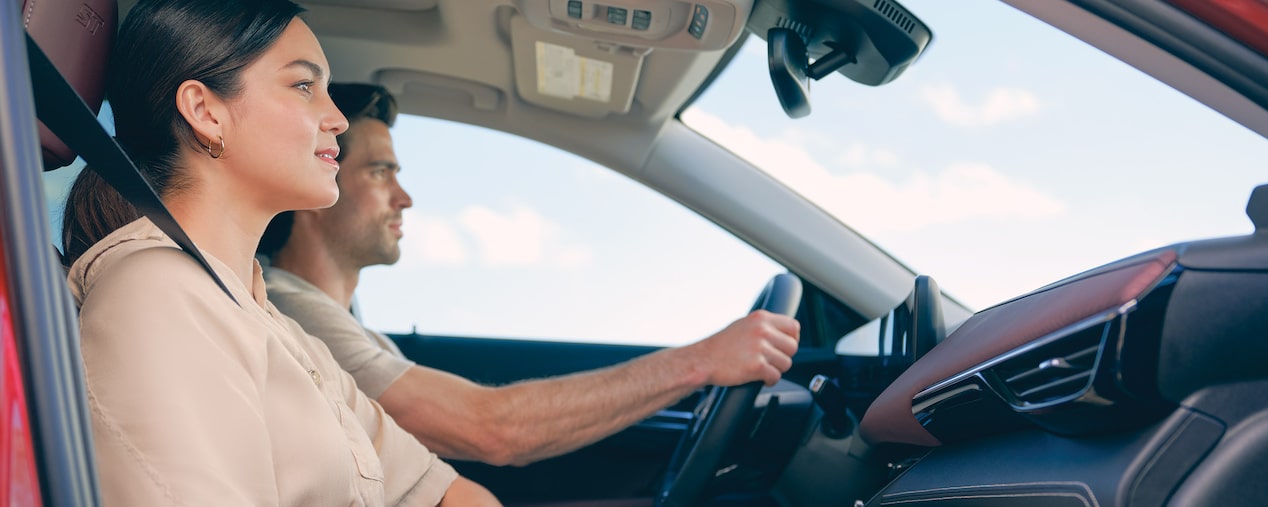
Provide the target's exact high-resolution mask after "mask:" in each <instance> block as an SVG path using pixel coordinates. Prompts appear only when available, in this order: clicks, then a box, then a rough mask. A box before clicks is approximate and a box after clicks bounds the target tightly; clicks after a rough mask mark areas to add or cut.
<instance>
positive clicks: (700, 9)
mask: <svg viewBox="0 0 1268 507" xmlns="http://www.w3.org/2000/svg"><path fill="white" fill-rule="evenodd" d="M708 24H709V9H708V8H707V7H705V6H703V5H700V4H696V9H695V11H694V12H693V13H692V14H691V26H688V27H687V33H689V34H691V36H692V37H695V38H696V39H700V38H702V37H704V28H705V26H707V25H708Z"/></svg>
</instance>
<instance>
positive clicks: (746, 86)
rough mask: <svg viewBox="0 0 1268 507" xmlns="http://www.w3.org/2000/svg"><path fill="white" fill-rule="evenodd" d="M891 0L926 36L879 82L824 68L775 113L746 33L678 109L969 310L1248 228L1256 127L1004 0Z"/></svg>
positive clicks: (1258, 140) (759, 52) (1256, 173)
mask: <svg viewBox="0 0 1268 507" xmlns="http://www.w3.org/2000/svg"><path fill="white" fill-rule="evenodd" d="M903 4H904V5H905V6H906V7H907V8H908V9H909V10H910V11H911V12H913V13H915V14H916V15H917V16H919V17H920V18H921V19H922V20H923V21H924V22H925V23H926V24H927V25H928V26H930V27H931V28H932V30H933V32H934V38H933V42H932V43H931V44H930V46H929V48H928V49H926V51H925V53H924V54H923V55H922V56H921V59H920V60H919V61H917V62H916V64H915V65H913V66H912V67H910V68H908V69H907V71H906V73H905V74H903V75H902V76H900V77H899V78H898V79H897V80H895V81H894V82H892V83H889V84H887V85H884V86H881V87H876V88H872V87H868V86H864V85H860V84H857V83H854V82H853V81H850V80H849V79H848V78H845V77H844V76H841V75H838V74H833V75H830V76H828V77H826V78H824V79H823V80H821V81H816V82H813V83H812V84H811V106H812V107H813V112H812V113H811V114H810V116H809V117H806V118H802V119H798V120H792V119H789V118H788V117H787V116H786V115H785V114H784V112H783V110H782V109H780V106H779V102H778V100H777V99H776V97H775V93H774V91H773V89H772V87H771V85H770V82H769V77H768V75H767V70H766V69H767V67H766V46H765V43H764V41H762V40H761V39H759V38H756V37H751V39H750V40H749V41H748V43H747V44H746V45H745V46H744V47H743V49H741V50H740V52H739V54H738V55H737V56H736V58H735V59H734V60H733V61H732V62H731V64H730V65H729V67H728V68H727V69H726V70H725V71H724V72H723V73H722V74H721V75H720V76H719V77H718V79H717V80H716V81H715V82H714V83H713V84H712V85H711V86H710V88H709V89H708V90H707V91H706V93H704V94H703V95H702V96H701V97H700V98H699V99H698V100H697V101H696V102H695V103H694V104H693V106H692V107H690V108H688V109H687V110H686V111H684V113H683V114H682V120H683V122H685V123H686V124H687V125H688V126H690V127H691V128H693V129H696V130H697V131H699V132H701V133H702V134H704V135H706V136H708V137H710V138H711V139H713V140H714V141H715V142H717V143H719V144H721V145H722V146H725V147H727V148H728V149H730V150H731V151H733V152H735V153H736V154H738V155H740V156H742V157H744V158H746V159H747V160H749V161H750V162H752V163H753V164H755V165H757V166H759V167H760V168H761V169H763V170H764V171H766V172H768V173H769V174H770V175H771V176H773V177H775V178H776V179H778V180H780V181H782V182H783V183H784V184H786V185H788V186H789V187H790V188H792V189H794V190H796V191H798V192H800V193H801V194H802V195H804V196H805V197H806V198H808V199H810V200H812V201H814V202H815V203H816V204H818V205H819V206H820V207H821V208H823V209H824V210H826V211H828V212H829V213H831V214H833V215H834V216H836V217H837V218H839V219H840V220H841V221H842V222H843V223H845V224H846V225H848V226H850V227H852V228H854V229H855V230H857V231H859V232H860V233H861V234H863V235H864V236H865V237H867V238H869V239H870V240H872V241H873V242H875V243H876V244H878V245H879V246H880V247H881V248H883V249H885V250H886V251H888V252H889V253H890V254H891V255H893V256H895V257H896V258H897V259H898V260H900V261H901V262H903V263H905V264H906V265H908V266H909V267H911V268H912V269H913V270H914V271H915V272H917V273H920V274H928V275H931V276H932V277H933V278H934V279H936V280H937V281H938V282H939V284H940V286H941V287H942V289H943V290H944V291H945V292H947V293H948V294H949V295H951V296H953V297H955V298H957V299H958V300H960V301H961V302H963V303H965V304H966V305H968V306H969V307H970V308H971V309H974V310H979V309H982V308H984V307H987V306H990V305H992V304H994V303H997V302H999V301H1001V300H1004V299H1007V298H1009V297H1012V296H1016V295H1019V294H1022V293H1024V292H1027V291H1029V290H1031V289H1034V288H1037V287H1039V286H1042V285H1045V284H1047V283H1050V282H1053V281H1056V280H1058V279H1060V278H1063V277H1065V276H1068V275H1071V274H1074V273H1077V272H1079V271H1082V270H1085V269H1088V268H1091V267H1095V266H1097V265H1100V264H1103V263H1106V262H1109V261H1112V260H1115V259H1117V258H1120V257H1123V256H1127V255H1130V254H1133V253H1137V252H1139V251H1142V250H1146V249H1150V248H1153V247H1158V246H1162V245H1166V244H1169V243H1174V242H1179V241H1185V240H1191V239H1198V238H1207V237H1214V236H1226V235H1236V234H1245V233H1248V232H1250V231H1251V230H1252V229H1253V227H1252V226H1251V223H1250V221H1249V220H1248V219H1247V218H1246V215H1245V212H1244V209H1245V205H1246V199H1247V198H1248V197H1249V196H1250V191H1251V189H1252V188H1253V187H1254V186H1255V185H1257V184H1259V183H1261V182H1263V181H1264V179H1265V178H1264V176H1263V161H1264V160H1268V142H1265V140H1264V139H1263V138H1262V137H1260V136H1259V135H1258V134H1255V133H1253V132H1251V131H1250V130H1248V129H1246V128H1244V127H1242V126H1241V125H1238V124H1237V123H1234V122H1233V121H1231V120H1229V119H1227V118H1225V117H1223V116H1221V115H1220V114H1218V113H1216V112H1214V111H1212V110H1210V109H1208V108H1207V107H1206V106H1204V105H1202V104H1200V103H1198V102H1196V101H1194V100H1193V99H1191V98H1189V97H1188V96H1186V95H1183V94H1181V93H1179V92H1177V91H1175V90H1174V89H1172V88H1170V87H1168V86H1166V85H1164V84H1162V83H1160V82H1158V81H1156V80H1154V79H1153V78H1151V77H1149V76H1147V75H1145V74H1143V73H1141V72H1139V71H1137V70H1136V69H1134V68H1131V67H1129V66H1127V65H1126V64H1124V63H1122V62H1120V61H1118V60H1116V59H1114V58H1113V57H1110V56H1108V55H1106V54H1104V53H1102V52H1100V51H1099V50H1097V49H1095V48H1093V47H1091V46H1088V45H1087V44H1085V43H1083V42H1082V41H1079V40H1077V39H1075V38H1073V37H1071V36H1069V35H1067V34H1065V33H1064V32H1061V31H1059V30H1057V29H1055V28H1053V27H1051V26H1049V25H1047V24H1045V23H1043V22H1041V21H1038V20H1036V19H1034V18H1031V17H1030V16H1028V15H1026V14H1024V13H1021V12H1019V11H1016V10H1014V9H1013V8H1011V7H1009V6H1007V5H1004V4H1003V3H1000V2H994V1H986V0H974V1H957V2H946V1H941V0H905V1H904V2H903Z"/></svg>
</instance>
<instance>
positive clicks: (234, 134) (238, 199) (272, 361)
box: [65, 0, 497, 505]
mask: <svg viewBox="0 0 1268 507" xmlns="http://www.w3.org/2000/svg"><path fill="white" fill-rule="evenodd" d="M299 12H300V8H299V7H298V6H296V5H295V4H293V3H290V2H289V1H287V0H260V1H251V0H235V1H223V2H221V1H217V2H207V1H205V0H155V1H145V0H143V1H142V2H140V3H139V4H138V5H137V6H136V7H134V8H133V10H132V12H131V14H130V15H129V16H128V18H127V19H126V21H125V22H124V24H123V26H122V28H121V30H120V33H119V37H118V40H117V46H116V48H115V53H114V56H113V59H112V62H111V67H110V70H109V77H108V82H107V98H108V99H109V100H110V102H111V106H112V109H113V111H114V116H115V128H116V132H117V138H118V140H119V142H120V144H121V145H123V146H124V147H125V149H126V150H127V151H128V152H129V154H130V155H132V157H133V159H134V160H135V161H136V162H137V163H138V164H139V166H140V167H141V169H142V170H143V171H144V173H145V174H146V176H147V177H148V178H149V179H150V181H151V183H152V184H153V185H154V187H155V188H156V189H157V190H158V191H159V193H160V195H161V196H162V198H163V201H164V203H165V204H166V205H167V206H168V208H169V209H171V211H172V214H173V216H175V217H176V219H177V221H178V222H179V223H180V224H181V226H182V227H183V228H184V229H185V231H186V232H187V233H188V234H189V236H190V237H191V238H192V239H193V240H194V242H195V243H196V244H197V245H199V247H200V249H201V250H202V251H203V253H204V254H205V255H206V256H207V258H208V261H209V262H210V264H211V265H212V267H213V268H214V269H215V271H216V272H217V274H218V275H219V276H220V277H221V278H222V279H223V280H224V282H225V284H226V285H227V286H228V287H229V289H230V291H231V292H232V293H233V295H234V298H236V299H237V300H238V302H240V303H241V305H238V304H235V303H234V302H233V301H232V300H231V299H230V298H228V297H226V296H225V295H224V294H223V293H222V292H221V291H220V289H219V288H218V287H217V286H216V285H215V283H214V282H213V281H212V279H211V277H209V276H208V275H207V274H206V273H205V272H204V271H202V269H201V268H200V267H199V265H198V264H196V263H195V262H194V261H193V260H192V258H191V257H189V256H188V255H186V254H185V253H183V252H181V251H180V250H178V249H176V248H175V247H174V243H172V242H171V240H169V239H168V238H167V237H166V236H164V235H163V233H162V232H160V231H159V230H158V229H157V228H156V227H154V226H153V225H152V224H151V223H150V222H149V220H147V219H143V218H142V219H138V220H135V221H133V222H131V223H129V224H127V225H125V226H123V227H120V228H118V230H114V231H113V232H110V231H109V229H112V228H113V227H111V226H109V225H107V226H105V227H102V223H103V222H101V221H98V220H96V219H93V218H91V217H103V216H104V217H107V219H106V222H111V221H112V220H113V221H114V224H117V223H118V222H117V219H118V218H119V217H120V216H129V215H130V214H132V213H134V212H133V211H131V210H130V209H128V208H127V207H126V203H122V202H120V201H119V200H118V199H117V194H116V193H114V192H108V191H104V190H103V189H102V188H101V187H100V186H99V182H100V180H99V179H96V178H94V177H93V176H92V175H91V174H88V173H87V172H85V174H84V175H82V176H81V181H77V182H76V190H75V191H74V192H73V193H72V197H71V200H70V201H69V202H68V203H67V210H68V212H67V215H66V220H67V225H66V226H67V228H68V229H67V231H68V233H67V235H66V236H65V240H66V245H67V246H68V247H70V246H72V245H93V246H92V247H91V248H88V249H87V250H86V251H83V252H82V255H78V254H79V253H80V250H82V248H75V249H72V248H67V254H68V255H70V256H71V257H74V258H75V259H71V260H72V262H73V265H72V267H71V270H70V273H69V281H70V285H71V291H72V293H73V294H74V296H75V299H76V302H77V303H78V304H79V305H80V306H81V309H80V325H81V335H82V344H81V347H82V351H83V358H84V369H85V373H86V379H87V388H88V403H89V407H90V410H91V413H92V414H91V415H92V422H93V433H94V441H95V445H96V458H97V471H98V474H99V478H100V483H101V492H102V495H103V497H104V499H105V501H106V503H107V504H112V505H182V504H209V505H383V504H407V505H435V504H437V503H441V504H442V505H444V504H450V505H485V504H488V505H496V504H497V502H496V500H495V499H493V497H492V495H490V494H489V493H488V491H486V490H484V489H483V488H481V487H480V486H478V485H476V484H474V483H472V482H470V481H468V480H465V479H462V478H460V477H457V474H456V473H455V472H454V470H453V468H451V467H450V466H449V465H447V464H445V463H444V462H442V461H440V460H439V459H438V458H437V457H436V456H435V455H434V454H432V453H430V452H429V451H428V450H427V449H426V448H425V447H423V446H422V445H421V444H419V443H418V442H417V441H416V440H415V439H414V438H413V437H412V436H410V435H409V434H408V433H406V432H404V431H403V430H401V428H400V427H398V426H397V425H396V424H395V423H394V422H393V421H392V420H391V418H390V417H387V416H386V415H384V413H383V411H382V409H381V408H380V407H379V406H378V405H377V404H376V403H374V402H373V401H372V400H370V399H368V398H366V397H365V396H364V395H363V394H362V393H361V392H360V391H358V390H357V388H356V385H355V383H354V382H353V381H352V379H351V377H350V376H348V374H346V373H344V372H343V371H342V370H340V369H339V367H338V365H337V364H336V363H335V362H334V359H333V358H332V357H331V356H330V353H329V351H328V350H326V349H325V347H324V346H323V345H322V344H321V342H320V341H318V340H316V339H315V338H312V337H310V336H308V335H306V334H304V332H303V331H302V330H301V329H300V327H299V326H298V325H297V324H295V322H294V321H291V320H290V319H287V318H285V317H282V316H281V315H280V314H279V313H278V312H277V310H276V309H275V308H273V306H272V305H271V304H269V303H268V301H267V300H266V299H265V296H264V294H265V292H264V286H263V280H262V279H261V278H260V268H259V265H258V264H256V263H255V261H254V259H253V256H252V254H253V252H254V250H255V246H256V243H257V242H258V241H259V238H260V235H261V234H262V232H263V231H264V228H265V226H266V224H268V222H269V220H270V219H271V218H272V217H273V216H274V215H275V214H277V213H278V212H280V211H284V210H292V209H307V208H319V207H325V206H330V205H331V204H332V203H334V201H335V199H336V198H337V197H338V189H337V187H336V186H335V173H336V171H338V169H339V167H338V164H337V163H336V162H335V160H334V159H335V156H336V155H337V154H338V146H337V144H336V143H335V136H336V135H338V134H339V133H340V132H342V131H343V130H344V129H346V128H347V121H346V120H345V119H344V117H343V116H342V115H341V114H340V113H339V111H338V110H337V109H336V108H335V106H334V104H333V103H332V102H331V100H330V97H329V95H328V94H327V90H326V85H327V83H328V82H329V74H330V73H329V65H328V63H327V61H326V58H325V55H324V54H323V53H322V51H321V47H320V46H319V45H318V43H317V39H316V37H315V36H314V35H313V33H312V31H310V30H309V29H308V27H307V26H306V25H305V24H304V22H303V21H301V20H299V19H298V18H297V17H296V15H297V14H298V13H299ZM105 233H108V235H106V236H105V237H104V238H100V237H99V236H100V235H101V234H105Z"/></svg>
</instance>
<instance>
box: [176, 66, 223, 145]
mask: <svg viewBox="0 0 1268 507" xmlns="http://www.w3.org/2000/svg"><path fill="white" fill-rule="evenodd" d="M176 110H177V111H179V112H180V114H181V116H182V117H184V118H185V122H186V123H188V124H189V126H190V127H191V128H193V129H194V134H196V135H197V137H198V142H200V143H202V144H203V145H204V146H206V145H208V144H216V143H218V142H219V140H220V138H221V136H224V135H225V127H226V125H225V123H226V122H227V121H228V119H229V109H228V107H227V105H226V104H225V102H224V101H223V100H221V99H220V97H219V96H218V95H216V93H215V92H213V91H211V88H208V87H207V85H205V84H203V83H202V81H198V80H196V79H190V80H187V81H185V82H183V83H181V85H180V86H179V87H177V88H176Z"/></svg>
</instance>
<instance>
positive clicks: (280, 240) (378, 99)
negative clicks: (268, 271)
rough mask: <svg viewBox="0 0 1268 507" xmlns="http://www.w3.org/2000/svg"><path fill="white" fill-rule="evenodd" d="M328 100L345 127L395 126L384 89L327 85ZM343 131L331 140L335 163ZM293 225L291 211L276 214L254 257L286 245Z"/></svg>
mask: <svg viewBox="0 0 1268 507" xmlns="http://www.w3.org/2000/svg"><path fill="white" fill-rule="evenodd" d="M330 99H331V100H333V101H334V102H335V107H337V108H339V112H341V113H343V115H344V116H345V117H347V118H348V125H349V127H351V125H353V124H355V123H356V122H357V121H359V120H364V119H371V120H379V121H381V122H383V123H386V124H387V126H389V127H391V126H392V125H394V124H395V123H396V97H393V96H392V94H391V92H388V91H387V89H386V88H384V87H382V86H379V85H376V84H367V83H330ZM346 134H347V133H346V132H345V133H344V134H342V135H339V136H338V137H336V138H335V141H336V142H338V143H339V156H338V157H336V158H335V160H337V161H340V162H342V161H343V159H344V156H345V155H346V154H347V148H348V140H349V138H348V136H347V135H346ZM294 224H295V212H294V211H283V212H281V213H278V215H277V216H276V217H273V220H272V221H270V222H269V226H268V227H267V228H265V229H264V236H262V237H261V238H260V244H259V245H258V246H257V247H256V248H255V252H256V253H257V254H262V255H266V256H271V255H273V254H275V253H277V251H278V250H281V249H282V247H284V246H286V242H287V241H288V240H290V238H291V227H292V226H294Z"/></svg>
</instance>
